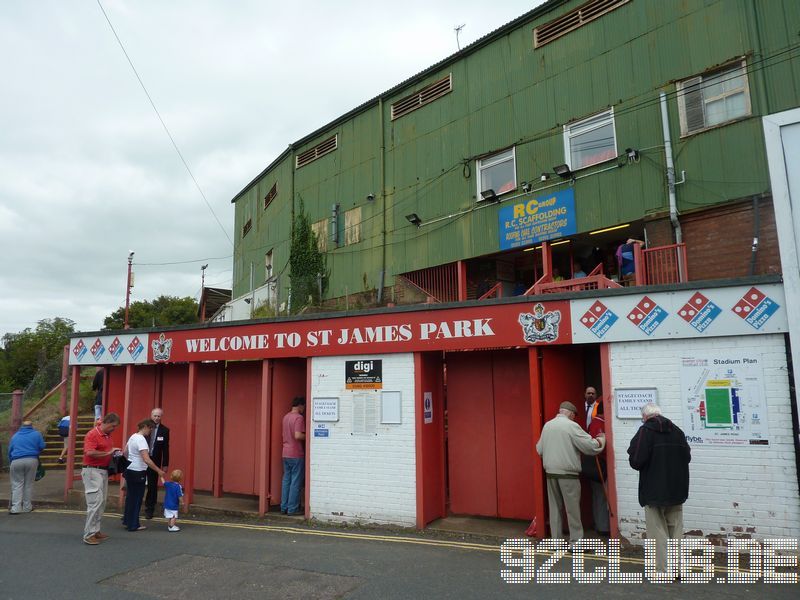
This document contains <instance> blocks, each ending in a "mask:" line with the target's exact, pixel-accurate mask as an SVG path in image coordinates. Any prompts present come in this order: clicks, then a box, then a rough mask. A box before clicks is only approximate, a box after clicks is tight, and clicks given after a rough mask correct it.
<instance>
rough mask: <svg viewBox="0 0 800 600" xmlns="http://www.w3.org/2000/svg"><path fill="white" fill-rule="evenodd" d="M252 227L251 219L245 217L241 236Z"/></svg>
mask: <svg viewBox="0 0 800 600" xmlns="http://www.w3.org/2000/svg"><path fill="white" fill-rule="evenodd" d="M252 228H253V219H247V221H245V223H244V225H243V226H242V237H244V236H246V235H247V234H248V233H249V232H250V230H251V229H252Z"/></svg>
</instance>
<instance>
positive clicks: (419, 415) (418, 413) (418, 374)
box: [414, 261, 462, 529]
mask: <svg viewBox="0 0 800 600" xmlns="http://www.w3.org/2000/svg"><path fill="white" fill-rule="evenodd" d="M461 262H462V261H458V263H459V267H460V266H461ZM460 273H461V269H460V268H459V275H460ZM423 394H424V392H423V391H422V354H421V353H420V352H414V438H415V442H416V444H415V446H416V455H417V456H416V472H417V490H416V493H417V519H416V525H417V529H424V528H425V514H424V512H425V510H424V507H425V504H424V502H423V500H424V499H425V488H424V485H423V483H424V481H423V473H422V466H423V459H422V423H423V411H424V408H423V403H424V399H423Z"/></svg>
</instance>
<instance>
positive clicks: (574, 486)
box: [536, 402, 606, 542]
mask: <svg viewBox="0 0 800 600" xmlns="http://www.w3.org/2000/svg"><path fill="white" fill-rule="evenodd" d="M577 414H578V409H577V408H575V405H574V404H572V402H562V403H561V406H560V408H559V410H558V414H557V415H556V416H555V418H553V419H551V420H550V421H548V422H547V423H545V425H544V427H543V428H542V434H541V436H540V437H539V441H538V442H537V443H536V452H538V453H539V455H540V456H541V457H542V463H543V464H544V471H545V473H546V475H547V504H548V509H549V513H550V535H551V536H552V537H554V538H560V537H563V534H562V527H561V510H562V509H563V508H564V507H566V510H567V523H568V524H569V540H570V542H576V541H578V540H579V539H581V538H582V537H583V525H582V524H581V507H580V503H581V483H580V481H579V480H578V477H579V476H580V473H581V453H583V454H587V455H590V456H591V455H595V454H599V453H600V452H602V451H603V448H604V447H605V444H606V438H605V435H604V434H602V433H601V434H599V435H598V436H597V437H596V438H593V437H592V436H590V435H589V434H588V433H586V432H585V431H584V430H583V428H581V426H580V425H578V424H577V423H576V422H575V416H576V415H577Z"/></svg>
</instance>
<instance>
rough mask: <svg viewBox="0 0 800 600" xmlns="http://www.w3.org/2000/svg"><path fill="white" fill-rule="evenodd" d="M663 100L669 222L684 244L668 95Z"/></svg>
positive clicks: (677, 237) (676, 237)
mask: <svg viewBox="0 0 800 600" xmlns="http://www.w3.org/2000/svg"><path fill="white" fill-rule="evenodd" d="M659 97H660V99H661V126H662V128H663V129H664V155H665V156H666V159H667V188H668V190H669V220H670V221H671V222H672V228H673V229H674V230H675V243H676V244H680V243H682V242H683V231H682V230H681V224H680V221H678V201H677V198H676V196H675V163H674V162H673V161H672V137H671V135H670V133H669V114H668V113H667V95H666V94H665V93H664V92H661V94H659Z"/></svg>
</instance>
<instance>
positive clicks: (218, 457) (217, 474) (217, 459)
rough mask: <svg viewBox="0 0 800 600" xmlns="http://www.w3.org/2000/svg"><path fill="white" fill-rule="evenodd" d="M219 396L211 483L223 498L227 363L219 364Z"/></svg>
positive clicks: (216, 494)
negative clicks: (224, 403)
mask: <svg viewBox="0 0 800 600" xmlns="http://www.w3.org/2000/svg"><path fill="white" fill-rule="evenodd" d="M216 381H217V394H216V399H215V405H214V406H215V408H216V418H215V419H214V420H215V422H216V423H217V428H216V430H215V431H214V477H213V480H212V482H211V493H212V494H213V495H214V497H215V498H221V497H222V431H223V429H222V426H223V420H224V418H225V411H224V410H223V398H224V394H225V363H224V362H218V363H217V377H216Z"/></svg>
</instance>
